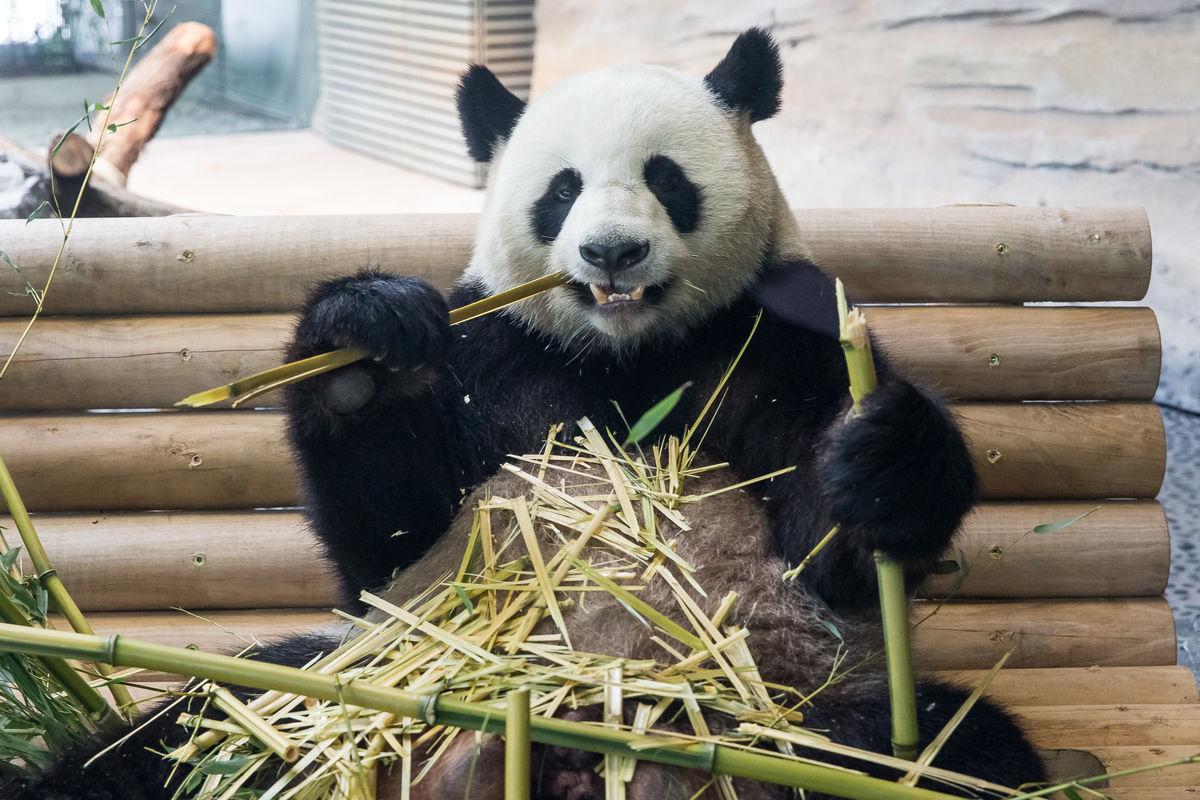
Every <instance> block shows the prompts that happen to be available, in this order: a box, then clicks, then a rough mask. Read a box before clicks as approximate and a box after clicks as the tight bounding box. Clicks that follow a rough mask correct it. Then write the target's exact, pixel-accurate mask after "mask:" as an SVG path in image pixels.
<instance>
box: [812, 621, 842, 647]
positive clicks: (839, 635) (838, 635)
mask: <svg viewBox="0 0 1200 800" xmlns="http://www.w3.org/2000/svg"><path fill="white" fill-rule="evenodd" d="M817 621H818V622H820V623H821V626H822V627H823V628H825V630H827V631H829V632H830V633H832V634H833V636H834V638H835V639H837V640H838V641H839V642H841V643H843V644H845V642H846V640H845V639H843V638H842V632H841V631H839V630H838V629H837V626H836V625H834V624H833V623H832V622H830V621H829V620H827V619H822V620H817Z"/></svg>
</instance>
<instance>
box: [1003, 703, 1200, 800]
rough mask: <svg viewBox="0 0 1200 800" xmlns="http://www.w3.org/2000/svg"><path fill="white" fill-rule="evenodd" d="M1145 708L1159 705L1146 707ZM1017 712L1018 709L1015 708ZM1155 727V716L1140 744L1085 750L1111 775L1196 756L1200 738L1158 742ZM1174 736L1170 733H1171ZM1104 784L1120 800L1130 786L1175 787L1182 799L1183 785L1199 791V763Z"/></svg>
mask: <svg viewBox="0 0 1200 800" xmlns="http://www.w3.org/2000/svg"><path fill="white" fill-rule="evenodd" d="M1149 708H1161V707H1158V706H1149ZM1018 713H1020V712H1019V711H1018ZM1107 717H1108V714H1105V715H1104V716H1103V717H1102V718H1101V719H1099V720H1097V721H1096V724H1097V725H1103V724H1104V722H1105V719H1106V718H1107ZM1185 724H1186V723H1185ZM1185 729H1186V728H1185ZM1194 729H1195V728H1193V730H1194ZM1158 730H1159V726H1158V719H1157V718H1153V717H1152V718H1151V722H1150V725H1149V727H1148V728H1147V730H1146V732H1145V738H1144V739H1142V744H1139V745H1126V746H1124V747H1112V746H1109V747H1089V748H1088V752H1090V753H1091V754H1092V755H1094V756H1096V757H1097V758H1099V759H1100V763H1101V764H1103V765H1104V773H1105V774H1111V773H1115V772H1121V771H1124V770H1127V769H1139V768H1144V767H1152V766H1155V765H1161V764H1167V763H1170V762H1172V761H1179V760H1181V759H1185V758H1191V757H1193V756H1195V755H1196V753H1197V751H1200V739H1197V740H1194V741H1192V742H1189V743H1186V744H1158V743H1157V742H1156V736H1155V734H1156V733H1157V732H1158ZM1174 735H1175V734H1174V733H1172V736H1174ZM1108 785H1109V788H1110V789H1114V790H1117V792H1116V794H1115V795H1114V796H1115V797H1119V798H1122V800H1124V798H1125V797H1127V795H1126V790H1128V789H1132V788H1147V789H1149V788H1168V787H1176V790H1177V791H1179V792H1180V794H1179V795H1177V797H1183V798H1186V797H1188V793H1187V792H1186V791H1184V790H1183V787H1185V786H1192V787H1195V788H1196V789H1198V790H1200V764H1195V763H1193V764H1176V765H1175V766H1173V767H1169V768H1165V769H1154V770H1150V771H1147V772H1138V773H1136V774H1134V775H1126V776H1123V777H1117V778H1112V779H1110V780H1109V783H1108Z"/></svg>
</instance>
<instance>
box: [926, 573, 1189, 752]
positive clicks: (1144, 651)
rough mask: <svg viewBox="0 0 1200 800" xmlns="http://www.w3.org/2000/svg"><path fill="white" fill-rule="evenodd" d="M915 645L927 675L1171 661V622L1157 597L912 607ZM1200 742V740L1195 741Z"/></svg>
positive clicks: (1020, 601)
mask: <svg viewBox="0 0 1200 800" xmlns="http://www.w3.org/2000/svg"><path fill="white" fill-rule="evenodd" d="M913 619H914V621H916V623H917V624H916V628H915V630H914V632H913V646H914V649H915V651H916V652H918V653H920V654H921V655H920V664H921V666H922V667H923V668H924V669H927V670H947V669H989V668H991V667H992V666H993V665H995V663H996V662H997V661H999V660H1000V657H1001V656H1003V655H1004V654H1005V653H1007V652H1008V651H1009V650H1012V651H1013V652H1012V656H1011V657H1010V658H1009V660H1008V666H1009V667H1012V668H1027V667H1037V668H1046V667H1090V666H1095V665H1098V666H1102V667H1107V666H1161V665H1170V664H1174V663H1175V647H1176V644H1175V618H1174V617H1173V616H1172V615H1171V608H1170V606H1168V605H1167V602H1166V601H1165V600H1163V599H1162V598H1153V597H1145V598H1130V599H1103V600H1101V599H1088V600H1009V601H1004V602H999V601H994V602H987V601H971V602H968V601H958V602H950V603H945V604H943V605H941V606H938V605H936V604H934V603H932V602H921V603H916V604H915V606H914V609H913ZM1197 741H1200V740H1197Z"/></svg>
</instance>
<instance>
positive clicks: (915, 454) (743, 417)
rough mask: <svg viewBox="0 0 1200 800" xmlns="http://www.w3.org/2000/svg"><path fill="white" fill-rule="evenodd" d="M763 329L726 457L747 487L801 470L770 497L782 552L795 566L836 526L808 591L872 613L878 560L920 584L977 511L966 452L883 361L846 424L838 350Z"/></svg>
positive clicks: (944, 416) (949, 427)
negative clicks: (882, 555)
mask: <svg viewBox="0 0 1200 800" xmlns="http://www.w3.org/2000/svg"><path fill="white" fill-rule="evenodd" d="M764 323H766V324H765V326H764V329H763V330H762V331H760V336H759V337H758V338H759V341H757V342H756V343H755V347H754V348H753V349H752V350H751V351H750V352H749V353H748V354H747V355H748V358H747V363H745V364H744V365H742V366H739V372H740V375H739V381H738V386H740V387H741V388H740V389H735V390H734V391H733V392H731V396H730V398H729V399H728V400H727V401H726V406H727V409H726V411H724V412H723V413H724V414H725V415H726V419H729V420H736V423H735V426H734V427H732V428H731V429H729V433H727V434H726V436H725V437H724V439H725V441H726V442H727V445H726V447H727V449H728V456H727V457H728V458H729V459H730V461H732V462H733V463H734V465H735V466H736V467H737V468H738V469H739V471H741V472H742V473H743V474H745V475H747V476H754V475H761V474H765V473H767V472H770V471H772V470H774V469H778V468H780V467H785V466H793V465H794V466H795V467H796V469H795V470H794V471H792V472H791V473H788V474H787V475H784V476H781V477H780V478H777V479H776V480H775V481H773V482H772V483H771V484H769V485H766V486H765V487H764V489H763V496H764V497H765V498H766V500H765V504H766V509H767V513H768V516H769V518H770V520H771V523H772V528H773V535H774V537H775V541H776V545H777V548H778V550H779V552H780V553H781V554H782V555H783V556H784V557H785V558H786V559H787V560H788V561H789V562H791V563H792V564H797V563H799V562H800V561H802V560H803V559H804V558H805V557H806V556H807V555H808V554H809V553H810V552H811V551H812V549H813V547H814V546H815V545H816V544H817V542H819V541H820V540H821V539H822V538H823V537H824V536H825V534H826V533H828V532H829V530H830V529H831V528H832V527H833V525H834V524H835V523H836V524H838V525H839V526H840V530H839V533H838V534H837V535H835V536H834V537H833V539H832V540H831V541H830V543H829V544H828V545H827V546H826V547H825V548H824V549H823V550H822V552H821V554H820V555H819V556H817V558H816V559H814V561H813V562H812V564H811V566H810V567H809V568H808V569H806V571H805V573H803V574H802V576H801V580H802V581H804V582H805V583H806V584H807V585H808V586H809V588H811V589H813V590H814V591H816V592H817V593H818V594H820V595H821V596H822V597H824V598H825V599H826V601H827V602H829V603H830V604H831V605H833V606H835V607H839V608H853V607H857V606H866V605H870V604H871V603H872V602H874V588H873V587H874V568H873V564H872V554H873V551H874V550H876V549H882V550H884V551H885V552H886V553H888V554H889V555H892V556H893V557H896V558H898V559H901V560H903V561H904V562H905V563H906V565H907V566H908V568H909V573H910V576H911V577H912V578H914V579H915V578H918V577H920V576H922V575H924V574H926V573H927V572H928V571H929V570H930V569H931V568H932V566H933V565H934V563H935V561H936V559H937V558H938V556H939V555H940V554H941V553H942V552H943V551H944V550H945V548H946V547H947V545H948V544H949V542H950V539H951V537H952V535H953V533H954V531H955V529H956V528H957V527H958V525H959V523H960V522H961V520H962V517H963V516H964V515H965V514H966V512H967V511H968V510H969V509H970V507H971V505H972V504H973V503H974V501H975V496H976V491H977V487H976V479H975V474H974V471H973V468H972V466H971V461H970V457H969V455H968V452H967V449H966V445H965V443H964V441H963V438H962V435H961V433H960V432H959V430H958V428H957V426H956V424H955V423H954V420H953V418H952V417H951V416H950V414H949V413H948V412H947V411H946V409H945V407H944V406H943V405H942V404H941V403H940V402H939V401H938V400H937V399H936V398H934V397H933V396H932V395H930V394H928V393H927V392H925V391H922V390H920V389H918V388H916V387H915V386H913V384H911V383H909V382H908V381H906V380H904V379H903V378H901V377H900V376H898V375H897V374H895V372H894V371H893V370H892V369H891V368H890V366H889V365H888V363H887V361H886V359H885V358H882V357H881V358H880V359H879V372H880V385H879V388H878V389H877V390H876V392H875V393H874V394H873V395H871V396H870V397H869V398H868V399H867V401H866V402H865V403H864V405H863V409H862V414H861V415H860V416H859V417H857V418H854V419H847V418H846V413H845V412H846V410H847V409H848V408H849V398H848V397H847V392H846V378H845V363H844V359H843V357H842V355H841V352H840V348H839V347H838V345H837V343H836V342H833V341H831V340H828V339H827V338H826V337H822V336H819V335H817V334H812V333H809V332H804V331H798V330H796V329H794V328H789V327H788V326H786V325H784V324H782V323H778V322H775V323H773V324H772V323H771V321H769V320H764ZM781 365H786V367H784V368H781ZM734 392H736V393H734Z"/></svg>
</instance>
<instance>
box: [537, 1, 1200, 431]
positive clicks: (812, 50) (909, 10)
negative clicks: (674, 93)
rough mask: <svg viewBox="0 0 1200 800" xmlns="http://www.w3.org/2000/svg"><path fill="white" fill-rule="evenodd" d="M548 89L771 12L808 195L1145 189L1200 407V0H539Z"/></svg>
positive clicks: (791, 143) (789, 131) (706, 49)
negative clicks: (570, 77)
mask: <svg viewBox="0 0 1200 800" xmlns="http://www.w3.org/2000/svg"><path fill="white" fill-rule="evenodd" d="M538 14H539V16H538V25H539V32H538V46H537V53H536V58H535V72H534V87H535V92H536V90H537V89H539V88H541V87H545V86H547V85H549V84H551V83H553V82H555V81H557V80H558V79H560V78H562V77H565V76H567V75H571V74H574V73H577V72H583V71H586V70H588V69H593V68H596V67H599V66H604V65H608V64H613V63H628V62H638V61H649V62H655V63H661V64H666V65H668V66H672V67H676V68H678V69H681V70H684V71H687V72H690V73H693V74H697V75H700V74H703V73H705V72H707V71H708V69H710V68H711V67H712V66H713V65H714V64H716V62H717V61H718V60H719V59H720V57H721V55H722V54H723V53H724V51H725V49H726V48H727V47H728V45H729V43H730V42H731V41H732V39H733V37H734V35H736V33H737V32H738V31H740V30H742V29H744V28H746V27H748V26H750V25H762V26H765V27H768V28H770V29H771V30H772V31H773V32H774V34H775V36H776V37H777V39H778V40H779V42H780V44H781V46H782V51H783V58H784V64H785V81H786V83H785V89H784V103H783V111H782V112H781V113H780V115H779V116H778V117H776V118H775V119H772V120H768V121H766V122H763V123H760V124H759V125H758V127H757V132H758V137H759V140H760V141H761V142H762V143H763V145H764V147H765V148H766V150H767V154H768V156H769V157H770V158H771V161H772V163H773V164H774V166H775V169H776V172H777V173H778V175H779V177H780V180H781V182H782V184H783V188H784V191H785V192H786V193H787V195H788V197H789V199H790V200H791V202H792V204H793V205H794V206H797V207H841V206H845V207H867V206H931V205H941V204H945V203H957V202H971V201H998V202H1006V203H1013V204H1017V205H1030V204H1050V205H1141V206H1144V207H1145V208H1146V209H1147V210H1148V212H1149V215H1150V222H1151V226H1152V229H1153V234H1154V247H1155V265H1154V278H1153V281H1152V283H1151V289H1150V294H1149V296H1148V297H1147V302H1148V303H1150V304H1151V305H1152V306H1153V307H1154V308H1155V310H1156V311H1157V312H1158V315H1159V321H1160V324H1161V326H1162V329H1163V336H1164V346H1165V351H1166V352H1165V357H1164V374H1163V380H1162V385H1161V387H1160V390H1159V399H1160V400H1162V401H1164V402H1167V403H1172V404H1176V405H1181V406H1184V407H1187V408H1191V409H1198V410H1200V366H1197V364H1198V362H1200V311H1198V310H1197V308H1198V307H1200V253H1198V251H1200V4H1198V3H1195V2H1169V1H1168V0H1109V1H1108V2H1104V1H1103V0H1091V1H1090V2H1089V0H1057V1H1056V0H1019V1H1018V0H992V2H981V1H980V0H955V1H954V2H949V1H942V2H939V1H938V0H877V1H876V2H854V0H842V1H841V2H837V0H809V1H808V2H803V1H800V2H776V3H771V2H763V1H762V0H739V2H720V1H719V0H714V2H710V3H708V4H703V5H702V4H698V3H694V2H685V1H684V0H655V1H654V2H652V3H647V2H644V0H606V2H603V3H595V2H584V1H583V0H540V2H539V11H538Z"/></svg>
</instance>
